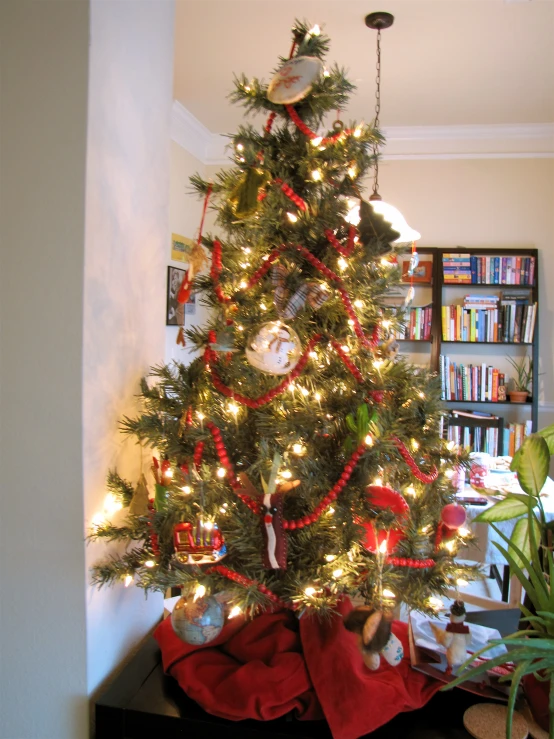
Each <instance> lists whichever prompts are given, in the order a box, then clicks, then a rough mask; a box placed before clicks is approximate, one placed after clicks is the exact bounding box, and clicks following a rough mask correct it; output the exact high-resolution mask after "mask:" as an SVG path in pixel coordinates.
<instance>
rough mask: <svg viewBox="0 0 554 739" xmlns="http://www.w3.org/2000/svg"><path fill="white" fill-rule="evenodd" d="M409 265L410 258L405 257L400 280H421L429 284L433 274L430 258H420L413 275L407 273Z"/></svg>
mask: <svg viewBox="0 0 554 739" xmlns="http://www.w3.org/2000/svg"><path fill="white" fill-rule="evenodd" d="M409 267H410V260H409V259H407V260H406V261H405V262H402V282H411V281H413V282H422V283H426V284H428V285H430V284H431V275H432V274H433V260H432V259H420V261H419V264H418V265H417V267H416V268H415V269H414V274H413V277H410V275H409V274H408V269H409Z"/></svg>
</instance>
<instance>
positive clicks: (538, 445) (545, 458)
mask: <svg viewBox="0 0 554 739" xmlns="http://www.w3.org/2000/svg"><path fill="white" fill-rule="evenodd" d="M553 453H554V425H552V426H548V427H547V428H545V429H543V430H542V431H540V432H538V433H536V434H531V435H530V436H528V437H527V438H526V439H525V441H524V443H523V445H522V446H521V448H520V449H519V450H518V451H517V452H516V454H515V456H514V458H513V460H512V464H511V469H512V470H513V471H515V472H517V475H518V481H519V485H520V487H521V489H522V492H521V493H508V494H507V495H506V496H505V497H504V498H503V499H502V500H500V501H499V502H498V503H495V505H493V506H491V507H490V508H488V509H487V510H485V511H483V513H481V514H480V515H479V516H478V517H477V518H476V519H475V521H477V522H485V523H488V524H489V525H491V526H492V528H493V529H494V530H495V531H496V533H497V534H498V536H499V537H500V538H501V539H502V540H503V542H504V543H503V544H499V543H497V542H494V544H495V546H496V547H497V548H498V549H499V551H500V552H501V553H502V554H503V556H504V557H505V559H506V561H507V562H508V564H509V566H510V570H511V572H512V574H513V575H515V576H516V577H517V579H518V580H519V582H520V584H521V586H522V589H523V591H524V592H525V600H524V602H523V603H522V604H520V609H521V611H522V622H524V623H526V624H527V627H526V628H524V629H523V630H521V631H517V632H516V633H514V634H511V635H510V636H508V637H505V638H504V639H497V640H492V641H491V642H490V643H489V644H488V645H487V646H486V647H484V648H483V649H481V650H480V651H479V652H476V653H475V654H473V655H472V656H471V657H470V659H468V660H467V661H466V662H465V663H464V664H463V665H462V667H461V668H460V673H459V675H458V677H457V678H456V680H454V681H453V682H452V683H450V684H449V685H448V686H447V687H448V688H452V687H455V686H456V685H459V684H460V683H462V682H464V680H467V679H468V678H470V679H473V678H474V677H476V676H478V675H481V674H483V673H484V672H486V671H487V670H489V669H490V668H491V667H494V666H495V665H499V664H502V663H503V662H504V661H506V655H501V656H499V657H495V658H494V659H491V660H488V661H486V662H483V663H480V664H479V665H477V666H474V667H472V666H471V665H472V664H474V662H475V659H476V658H477V657H480V656H482V655H485V657H486V652H487V650H488V649H491V648H492V647H493V646H497V645H499V644H504V645H505V646H506V647H508V648H509V650H510V653H509V660H510V661H511V662H512V663H513V665H514V671H513V673H512V674H511V675H508V676H506V677H505V678H502V679H503V680H504V681H506V682H510V683H511V685H510V693H509V700H508V718H507V724H506V737H508V738H509V737H511V735H512V718H513V711H514V707H515V703H516V698H517V696H518V689H519V687H520V685H521V684H523V686H524V690H525V694H526V696H527V699H528V702H529V705H530V707H531V710H532V712H533V715H534V717H535V720H536V721H537V723H538V724H539V725H540V726H541V727H542V728H544V729H545V730H548V731H549V737H550V739H554V689H553V685H554V591H553V590H552V587H551V583H552V582H553V581H554V558H553V555H552V531H553V529H554V521H547V518H546V513H545V509H544V504H543V500H542V499H541V496H540V493H541V490H542V489H543V487H544V484H545V482H546V479H547V477H548V470H549V466H550V457H551V455H552V454H553ZM513 518H517V519H518V520H517V522H516V524H515V527H514V529H513V531H512V534H511V536H510V537H508V536H506V535H505V534H504V533H503V532H502V531H501V530H500V529H499V528H498V527H497V526H495V523H499V522H502V521H508V520H511V519H513Z"/></svg>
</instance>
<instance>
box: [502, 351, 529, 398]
mask: <svg viewBox="0 0 554 739" xmlns="http://www.w3.org/2000/svg"><path fill="white" fill-rule="evenodd" d="M506 359H507V360H508V362H509V363H510V364H511V365H512V367H513V368H514V370H515V372H516V374H515V377H513V378H512V384H513V386H514V388H513V390H508V395H509V396H510V402H511V403H525V401H526V400H527V396H528V395H529V393H530V392H531V390H530V388H531V382H532V379H533V360H532V359H531V358H530V357H521V359H518V360H515V359H514V358H513V357H506Z"/></svg>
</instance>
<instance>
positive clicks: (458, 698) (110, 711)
mask: <svg viewBox="0 0 554 739" xmlns="http://www.w3.org/2000/svg"><path fill="white" fill-rule="evenodd" d="M519 615H520V612H519V610H518V609H510V610H502V611H479V612H470V613H469V614H468V617H467V621H468V623H470V624H471V623H479V624H483V625H486V626H494V627H495V628H497V629H498V630H499V631H500V633H501V634H502V635H505V634H509V633H511V632H513V631H515V630H516V628H517V623H518V618H519ZM480 702H483V701H482V699H480V698H479V697H478V696H475V695H473V694H472V693H468V692H466V691H463V690H456V689H455V690H452V691H448V692H445V693H442V692H439V693H437V694H436V695H435V696H434V697H433V698H432V699H431V700H430V701H429V702H428V703H427V704H426V705H425V706H424V707H423V708H420V709H419V710H417V711H410V712H409V713H402V714H399V715H398V716H396V717H395V718H394V719H393V720H392V721H390V722H389V723H388V724H386V725H385V726H383V727H381V728H380V729H378V730H377V731H374V732H372V733H371V734H367V735H366V736H371V737H373V738H374V739H400V738H402V739H470V735H469V734H468V733H467V732H466V730H465V729H464V728H463V715H464V712H465V711H466V709H467V708H468V707H469V706H471V705H473V704H475V703H480ZM218 734H221V735H222V736H225V739H235V738H236V739H239V738H240V739H281V737H291V736H292V737H297V739H332V736H331V732H330V731H329V728H328V726H327V724H326V722H325V721H297V720H296V719H294V717H292V716H284V717H283V718H281V719H278V720H276V721H264V722H260V721H252V720H248V721H240V722H236V723H235V722H232V721H227V720H225V719H220V718H217V717H215V716H211V715H210V714H208V713H206V712H205V711H203V710H202V709H201V708H200V707H199V706H198V705H197V704H196V703H195V702H194V701H192V700H191V699H190V698H188V697H187V696H186V695H185V693H183V691H182V690H181V688H180V687H179V686H178V684H177V683H176V682H175V680H174V679H173V678H171V677H168V676H166V675H164V673H163V669H162V665H161V658H160V651H159V648H158V645H157V643H156V642H155V641H154V639H153V638H152V637H150V638H149V639H148V640H147V641H146V642H145V643H144V645H143V646H142V647H141V649H140V650H139V651H138V652H137V654H136V655H135V656H134V657H133V658H132V659H131V660H130V661H129V663H128V664H127V665H126V667H125V668H124V669H123V670H122V672H121V673H120V675H119V676H118V678H117V679H116V680H115V681H114V682H113V683H112V685H111V686H110V687H109V688H108V689H107V690H106V692H105V693H104V694H103V695H102V696H101V697H100V698H99V699H98V700H97V702H96V739H156V738H157V737H163V739H177V737H187V738H188V739H204V738H206V739H208V738H209V739H213V737H214V736H215V735H218Z"/></svg>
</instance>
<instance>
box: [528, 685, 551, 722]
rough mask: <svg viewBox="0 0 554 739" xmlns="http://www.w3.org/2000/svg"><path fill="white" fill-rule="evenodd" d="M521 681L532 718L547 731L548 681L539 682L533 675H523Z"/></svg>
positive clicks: (548, 717) (548, 719)
mask: <svg viewBox="0 0 554 739" xmlns="http://www.w3.org/2000/svg"><path fill="white" fill-rule="evenodd" d="M522 682H523V689H524V691H525V697H526V698H527V701H528V703H529V707H530V708H531V713H532V714H533V718H534V719H535V721H536V722H537V724H538V725H539V726H540V727H541V729H544V730H545V731H548V727H549V725H550V714H549V712H548V698H549V695H550V681H549V680H548V681H545V682H541V681H540V680H537V678H536V677H535V676H534V675H525V677H524V678H523V681H522Z"/></svg>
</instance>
